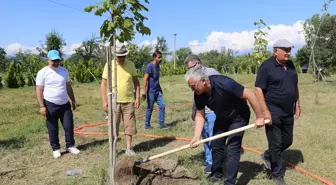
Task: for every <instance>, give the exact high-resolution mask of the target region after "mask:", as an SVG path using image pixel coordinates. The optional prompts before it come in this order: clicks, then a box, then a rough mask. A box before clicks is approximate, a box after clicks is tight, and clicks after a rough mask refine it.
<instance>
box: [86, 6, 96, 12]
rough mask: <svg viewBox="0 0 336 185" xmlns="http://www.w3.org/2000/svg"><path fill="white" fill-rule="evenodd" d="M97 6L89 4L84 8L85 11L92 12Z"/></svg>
mask: <svg viewBox="0 0 336 185" xmlns="http://www.w3.org/2000/svg"><path fill="white" fill-rule="evenodd" d="M94 8H95V6H88V7H85V8H84V11H85V12H91V11H92V10H93V9H94Z"/></svg>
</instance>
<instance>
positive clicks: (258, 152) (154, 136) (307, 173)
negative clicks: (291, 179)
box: [74, 104, 335, 185]
mask: <svg viewBox="0 0 336 185" xmlns="http://www.w3.org/2000/svg"><path fill="white" fill-rule="evenodd" d="M190 105H192V104H187V105H184V106H178V107H180V108H185V107H190ZM176 108H177V107H174V108H170V109H172V110H174V109H176ZM158 110H159V109H155V110H154V111H153V112H157V111H158ZM144 116H145V114H141V115H138V116H137V118H142V117H144ZM104 124H106V121H105V122H98V123H91V124H85V125H82V126H79V127H77V128H75V129H74V133H75V134H78V135H107V134H108V133H107V132H80V131H79V130H81V129H84V128H89V127H95V126H99V125H104ZM124 134H125V133H124V132H120V135H124ZM137 136H143V137H149V138H156V139H170V140H179V141H191V140H192V139H191V138H183V137H175V136H159V135H152V134H144V133H138V134H137ZM242 149H243V150H245V151H250V152H254V153H256V154H261V153H262V152H260V151H259V150H256V149H253V148H247V147H244V146H242ZM285 162H286V164H287V165H288V166H290V167H291V168H293V169H295V170H297V171H299V172H301V173H302V174H306V175H309V176H310V177H312V178H314V179H316V180H318V181H320V182H322V183H324V184H326V185H335V184H334V183H332V182H330V181H328V180H326V179H323V178H322V177H319V176H318V175H315V174H313V173H311V172H308V171H307V170H305V169H303V168H300V167H298V166H296V165H294V164H292V163H289V162H287V161H285Z"/></svg>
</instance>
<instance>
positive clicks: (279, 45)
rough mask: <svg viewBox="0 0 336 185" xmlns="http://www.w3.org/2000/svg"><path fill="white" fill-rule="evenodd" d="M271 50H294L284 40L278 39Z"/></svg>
mask: <svg viewBox="0 0 336 185" xmlns="http://www.w3.org/2000/svg"><path fill="white" fill-rule="evenodd" d="M273 48H294V46H293V44H292V43H291V42H289V41H288V40H286V39H279V40H277V41H276V42H275V43H274V44H273Z"/></svg>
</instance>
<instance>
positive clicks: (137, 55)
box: [127, 43, 153, 69]
mask: <svg viewBox="0 0 336 185" xmlns="http://www.w3.org/2000/svg"><path fill="white" fill-rule="evenodd" d="M127 48H128V49H129V54H128V56H127V59H128V60H130V61H132V62H133V63H134V64H135V66H136V68H137V69H141V68H142V67H143V66H144V65H147V63H148V62H150V61H152V50H153V48H152V47H151V46H150V45H142V46H138V45H136V44H132V43H128V44H127Z"/></svg>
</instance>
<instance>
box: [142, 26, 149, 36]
mask: <svg viewBox="0 0 336 185" xmlns="http://www.w3.org/2000/svg"><path fill="white" fill-rule="evenodd" d="M141 33H142V34H143V35H144V34H146V35H150V34H151V30H150V29H149V28H148V27H146V26H144V27H143V28H142V31H141Z"/></svg>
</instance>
